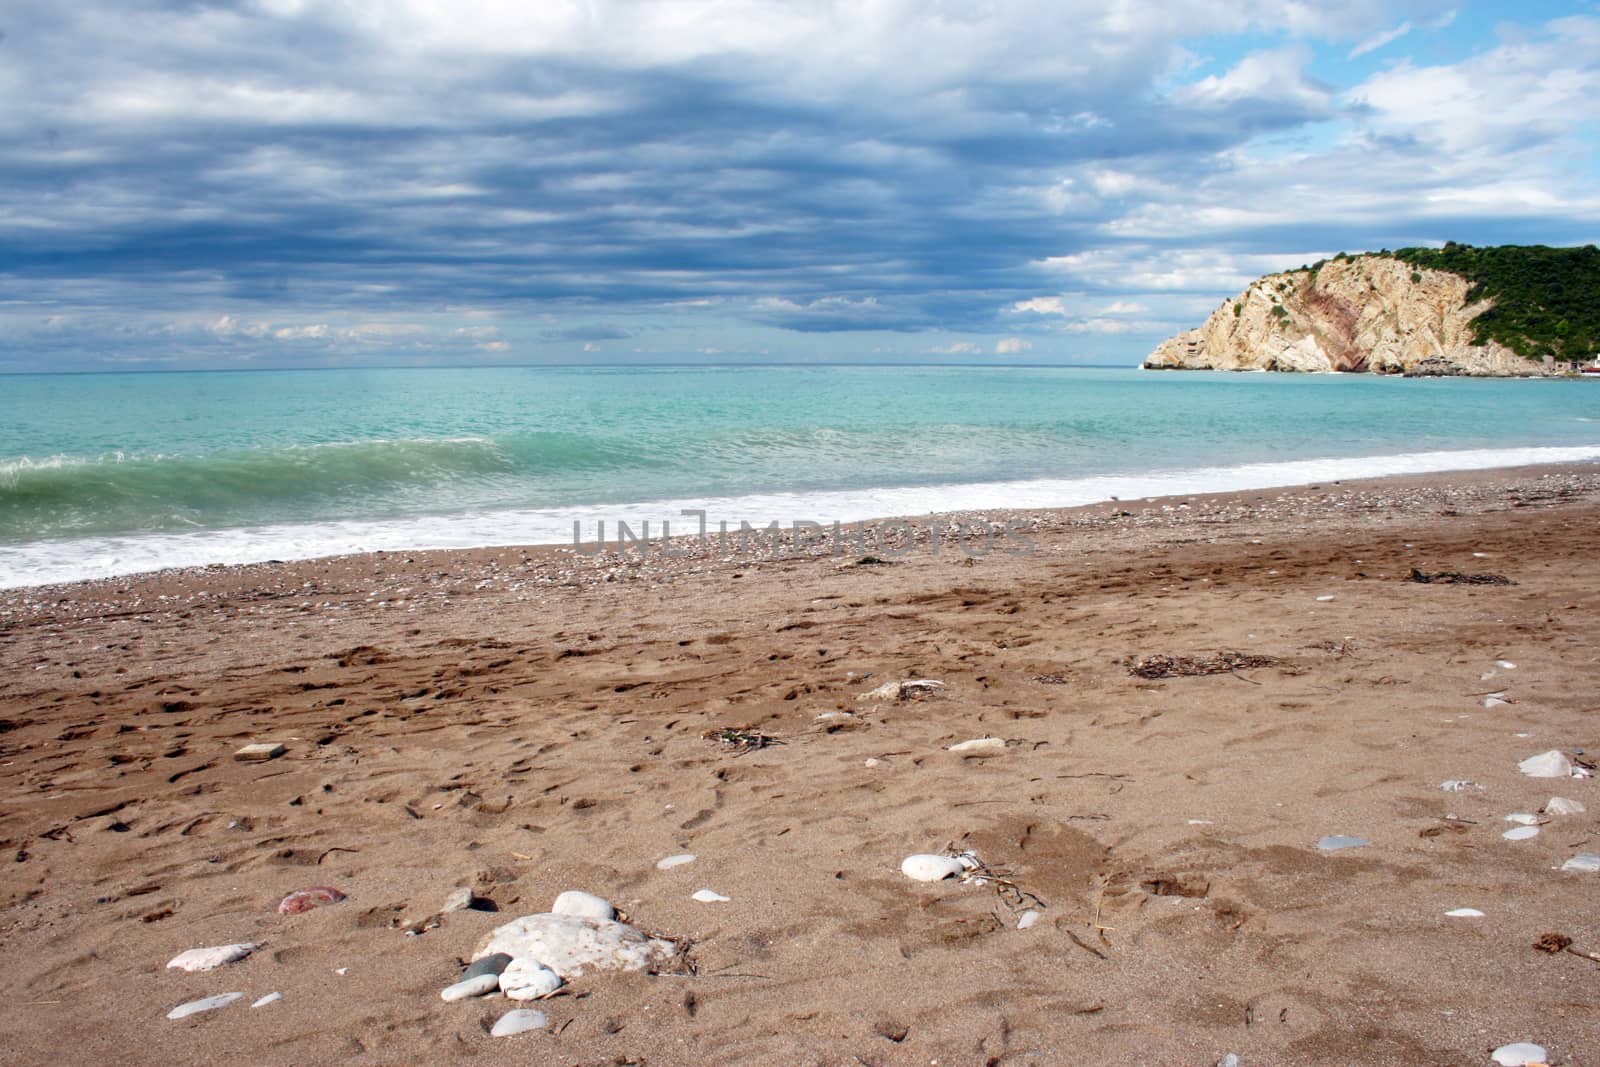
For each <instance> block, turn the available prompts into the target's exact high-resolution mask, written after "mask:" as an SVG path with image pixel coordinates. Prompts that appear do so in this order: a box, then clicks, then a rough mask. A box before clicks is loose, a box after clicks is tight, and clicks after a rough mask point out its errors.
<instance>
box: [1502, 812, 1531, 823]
mask: <svg viewBox="0 0 1600 1067" xmlns="http://www.w3.org/2000/svg"><path fill="white" fill-rule="evenodd" d="M1505 821H1506V822H1514V823H1516V824H1517V825H1518V826H1538V825H1539V816H1537V815H1530V814H1528V813H1527V812H1525V811H1519V812H1517V813H1516V814H1515V815H1507V816H1506V818H1505Z"/></svg>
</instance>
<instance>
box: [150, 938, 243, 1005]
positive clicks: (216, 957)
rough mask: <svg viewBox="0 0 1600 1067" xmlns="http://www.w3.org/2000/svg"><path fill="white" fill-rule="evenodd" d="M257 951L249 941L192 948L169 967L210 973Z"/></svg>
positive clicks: (177, 957)
mask: <svg viewBox="0 0 1600 1067" xmlns="http://www.w3.org/2000/svg"><path fill="white" fill-rule="evenodd" d="M255 950H256V946H255V945H253V944H251V943H250V942H248V941H246V942H242V943H240V944H237V945H216V946H213V947H212V948H191V949H189V950H188V951H187V952H180V953H178V954H177V955H176V956H174V957H172V959H171V960H169V961H168V962H167V966H168V967H176V968H177V969H178V970H180V971H209V970H213V969H215V968H217V967H221V966H222V965H223V964H225V963H233V962H235V961H237V960H242V959H244V958H245V957H246V956H248V955H250V953H252V952H254V951H255ZM202 1010H203V1009H202Z"/></svg>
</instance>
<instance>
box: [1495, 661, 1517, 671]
mask: <svg viewBox="0 0 1600 1067" xmlns="http://www.w3.org/2000/svg"><path fill="white" fill-rule="evenodd" d="M1494 665H1495V666H1496V667H1499V668H1500V669H1501V670H1503V671H1514V670H1516V669H1517V665H1516V664H1515V663H1512V662H1511V661H1510V660H1508V659H1497V660H1495V661H1494Z"/></svg>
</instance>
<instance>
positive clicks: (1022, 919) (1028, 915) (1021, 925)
mask: <svg viewBox="0 0 1600 1067" xmlns="http://www.w3.org/2000/svg"><path fill="white" fill-rule="evenodd" d="M1038 921H1039V913H1038V912H1036V911H1034V910H1033V909H1032V908H1029V909H1028V910H1027V911H1025V912H1023V913H1022V914H1021V915H1019V916H1017V929H1018V930H1026V929H1027V928H1028V927H1030V926H1032V925H1033V924H1034V923H1036V922H1038Z"/></svg>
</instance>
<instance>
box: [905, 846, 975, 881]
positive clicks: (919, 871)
mask: <svg viewBox="0 0 1600 1067" xmlns="http://www.w3.org/2000/svg"><path fill="white" fill-rule="evenodd" d="M968 869H969V868H968V867H967V865H966V864H964V863H962V862H961V861H960V860H959V859H957V858H956V857H954V856H936V855H934V854H933V853H931V852H918V853H916V854H915V855H911V856H907V857H906V858H905V859H903V860H901V861H900V873H901V874H903V875H905V876H906V877H907V878H912V879H915V880H916V881H918V882H940V881H943V880H944V879H946V878H953V877H955V876H956V875H958V874H965V873H966V872H967V870H968Z"/></svg>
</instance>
